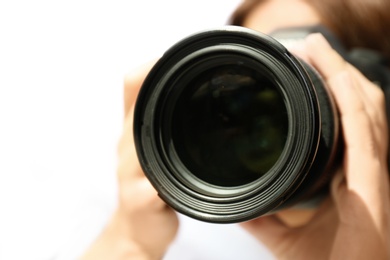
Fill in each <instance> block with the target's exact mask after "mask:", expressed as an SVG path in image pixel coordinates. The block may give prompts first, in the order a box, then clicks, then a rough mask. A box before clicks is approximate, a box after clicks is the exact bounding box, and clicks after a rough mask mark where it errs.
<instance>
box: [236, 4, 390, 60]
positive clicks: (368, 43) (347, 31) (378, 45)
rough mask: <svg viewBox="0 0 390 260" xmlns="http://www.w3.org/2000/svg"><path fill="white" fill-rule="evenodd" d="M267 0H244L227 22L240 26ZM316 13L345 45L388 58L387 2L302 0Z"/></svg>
mask: <svg viewBox="0 0 390 260" xmlns="http://www.w3.org/2000/svg"><path fill="white" fill-rule="evenodd" d="M265 1H267V0H244V1H243V2H242V3H241V5H240V6H238V8H237V9H236V10H235V12H234V13H233V14H232V16H231V19H230V24H232V25H240V26H243V25H244V24H245V19H246V18H247V16H248V14H249V13H250V12H251V11H252V10H253V9H254V8H255V7H256V6H257V5H258V4H260V3H262V2H265ZM306 2H307V3H308V4H309V5H311V6H312V7H313V8H314V9H315V10H316V11H317V12H318V14H319V16H320V18H321V21H322V24H323V25H325V26H327V27H328V28H329V29H330V30H332V31H333V33H335V34H336V35H337V37H338V38H339V39H340V40H341V41H342V42H343V44H344V45H345V46H346V47H347V48H354V47H361V48H368V49H372V50H376V51H379V52H381V53H382V54H383V55H384V56H386V57H387V58H388V59H390V36H389V33H388V30H389V28H390V14H389V10H390V1H388V0H342V1H340V0H326V1H324V0H306Z"/></svg>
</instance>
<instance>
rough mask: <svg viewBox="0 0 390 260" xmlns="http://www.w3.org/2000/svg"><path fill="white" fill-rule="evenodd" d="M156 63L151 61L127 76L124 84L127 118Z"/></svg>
mask: <svg viewBox="0 0 390 260" xmlns="http://www.w3.org/2000/svg"><path fill="white" fill-rule="evenodd" d="M155 63H156V61H155V60H153V61H150V62H148V63H146V64H144V65H142V66H140V67H139V68H137V69H135V70H133V71H131V72H129V73H128V74H126V76H125V83H124V109H125V111H124V112H125V116H126V115H127V114H128V112H129V110H130V108H131V106H132V105H133V104H134V103H135V100H136V98H137V96H138V92H139V90H140V88H141V86H142V83H143V81H144V79H145V77H146V75H147V74H148V72H149V71H150V69H151V68H152V66H153V65H154V64H155Z"/></svg>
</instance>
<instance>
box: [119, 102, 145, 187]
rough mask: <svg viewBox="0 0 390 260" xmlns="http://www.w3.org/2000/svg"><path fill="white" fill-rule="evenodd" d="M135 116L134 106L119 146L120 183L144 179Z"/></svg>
mask: <svg viewBox="0 0 390 260" xmlns="http://www.w3.org/2000/svg"><path fill="white" fill-rule="evenodd" d="M133 114H134V105H133V106H132V107H131V109H130V111H129V113H128V115H127V116H126V118H125V122H124V127H123V134H122V137H121V139H120V140H119V144H118V178H119V180H120V181H121V180H124V179H134V178H142V177H144V174H143V171H142V169H141V166H140V164H139V161H138V156H137V153H136V149H135V144H134V136H133Z"/></svg>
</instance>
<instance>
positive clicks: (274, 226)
mask: <svg viewBox="0 0 390 260" xmlns="http://www.w3.org/2000/svg"><path fill="white" fill-rule="evenodd" d="M240 225H241V226H242V227H243V228H244V229H246V230H247V231H248V232H249V233H251V234H252V235H253V236H254V237H255V238H256V239H258V240H259V241H261V242H262V243H263V244H264V245H265V246H266V247H268V248H269V249H270V250H271V251H273V252H275V251H276V250H277V251H279V250H280V251H282V250H283V241H287V240H288V239H287V237H286V236H287V235H288V233H289V231H290V228H289V227H288V226H286V225H285V224H284V223H283V222H282V221H281V220H279V219H278V218H277V217H276V216H275V215H269V216H263V217H259V218H257V219H254V220H250V221H247V222H243V223H241V224H240Z"/></svg>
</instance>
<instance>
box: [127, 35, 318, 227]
mask: <svg viewBox="0 0 390 260" xmlns="http://www.w3.org/2000/svg"><path fill="white" fill-rule="evenodd" d="M211 36H212V37H211ZM222 36H224V37H222ZM232 39H234V40H235V41H237V42H239V43H240V44H236V43H234V44H233V43H232ZM206 40H207V41H206ZM215 41H218V42H219V45H218V46H214V42H215ZM221 41H222V42H223V41H226V43H225V44H221ZM199 42H202V43H203V45H205V46H199V45H197V44H198V43H199ZM270 42H271V43H272V44H270ZM249 43H250V44H249ZM264 45H265V46H266V47H264ZM269 46H271V48H270V47H269ZM179 47H180V48H179ZM178 49H180V50H181V51H179V52H178V51H177V50H178ZM173 52H175V53H176V55H173V56H171V54H172V53H173ZM194 53H195V54H194ZM205 53H207V55H211V54H212V53H214V54H215V53H225V54H226V53H230V54H233V53H234V54H236V55H241V56H245V57H252V59H253V57H256V58H255V60H257V62H259V63H261V64H263V65H265V66H266V67H267V66H268V67H272V68H273V69H272V70H271V71H273V72H274V76H275V78H276V79H278V81H280V84H279V85H280V86H281V89H280V90H281V92H282V93H283V95H284V97H285V105H286V108H287V110H288V114H289V129H291V130H289V136H288V138H287V141H286V144H285V148H284V151H283V154H282V156H281V159H280V160H279V161H278V163H277V165H278V166H277V167H276V166H275V167H276V168H277V171H276V170H275V172H278V173H279V174H274V175H273V174H270V176H272V178H269V179H268V181H264V182H256V181H255V182H253V183H251V184H248V185H243V186H240V187H233V188H226V187H225V188H223V187H222V188H221V187H212V186H210V185H208V188H207V189H203V191H202V187H200V186H197V187H196V188H194V187H191V185H188V183H186V181H185V180H184V181H183V179H181V178H180V177H178V176H181V175H183V173H182V172H181V173H177V172H175V171H177V169H175V167H174V166H172V165H170V163H169V144H170V142H169V141H168V142H167V141H164V140H163V139H162V136H163V134H161V128H160V126H161V120H163V118H164V117H161V111H164V109H166V108H164V106H165V105H166V104H167V103H166V100H172V95H173V96H175V95H178V96H179V94H178V93H177V90H175V89H172V88H171V87H172V86H174V85H175V84H170V83H171V81H172V79H173V78H175V76H177V75H179V74H180V73H184V72H185V71H187V70H189V69H191V64H193V62H194V61H195V60H196V59H201V57H205V56H203V55H204V54H205ZM168 54H169V55H167V56H165V57H167V58H166V59H164V58H163V59H162V60H160V62H159V63H158V64H157V65H156V67H155V69H154V72H152V73H151V76H149V77H148V79H146V81H145V84H144V86H147V87H143V91H141V94H140V98H139V100H138V101H137V107H136V113H135V122H136V124H135V129H134V132H135V137H136V138H135V140H136V146H137V152H138V155H139V158H140V162H141V165H142V166H143V169H144V171H145V173H146V175H147V176H148V178H149V179H150V180H151V182H152V184H153V185H154V186H155V187H156V189H157V190H158V191H159V194H160V196H161V197H162V198H163V199H164V200H165V201H166V202H168V204H170V205H171V206H173V207H174V208H175V209H176V210H178V211H180V212H182V213H184V214H187V215H190V216H192V217H194V218H198V219H202V220H205V221H210V222H237V221H243V220H245V219H248V218H250V216H252V217H253V216H258V215H261V214H263V213H264V212H268V211H270V210H273V209H275V208H277V207H278V206H279V205H281V204H282V203H283V202H284V201H285V200H286V199H287V198H288V197H289V196H290V195H291V193H293V192H294V189H295V188H294V183H299V182H301V181H302V179H303V178H304V175H305V171H307V168H308V167H309V166H308V165H309V164H310V163H311V160H312V158H313V157H314V153H315V151H314V150H315V149H316V146H317V145H318V140H316V138H317V135H318V131H319V130H318V128H319V122H318V121H317V120H316V118H317V114H318V107H317V104H316V103H315V93H313V92H312V90H311V88H310V87H309V86H308V85H309V84H310V82H309V80H308V79H307V75H306V74H305V71H304V70H303V69H302V68H301V67H300V65H299V64H298V63H295V62H294V60H291V59H290V56H289V55H288V52H287V51H286V50H285V49H284V48H282V47H281V46H280V45H278V44H276V43H275V42H273V41H272V40H270V39H269V38H267V37H260V36H259V35H257V34H254V33H250V34H248V32H246V31H245V32H244V35H243V34H242V31H241V30H240V32H239V33H237V32H236V31H227V32H226V31H218V32H217V33H215V32H214V34H210V33H209V32H207V33H204V34H199V35H196V36H195V37H194V38H190V40H188V39H187V40H186V41H185V42H182V43H181V45H180V46H176V47H174V48H173V50H171V53H168ZM201 54H202V55H201ZM179 72H180V73H179ZM178 73H179V74H178ZM297 86H299V87H297ZM168 96H169V98H167V97H168ZM302 101H304V102H302ZM137 122H138V123H137ZM137 126H138V127H137ZM311 130H312V131H311ZM302 153H306V154H305V156H302ZM286 155H289V158H288V159H287V158H286ZM172 171H173V172H174V173H173V174H172ZM298 172H299V173H300V174H298ZM302 172H303V173H302ZM187 182H188V180H187Z"/></svg>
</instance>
